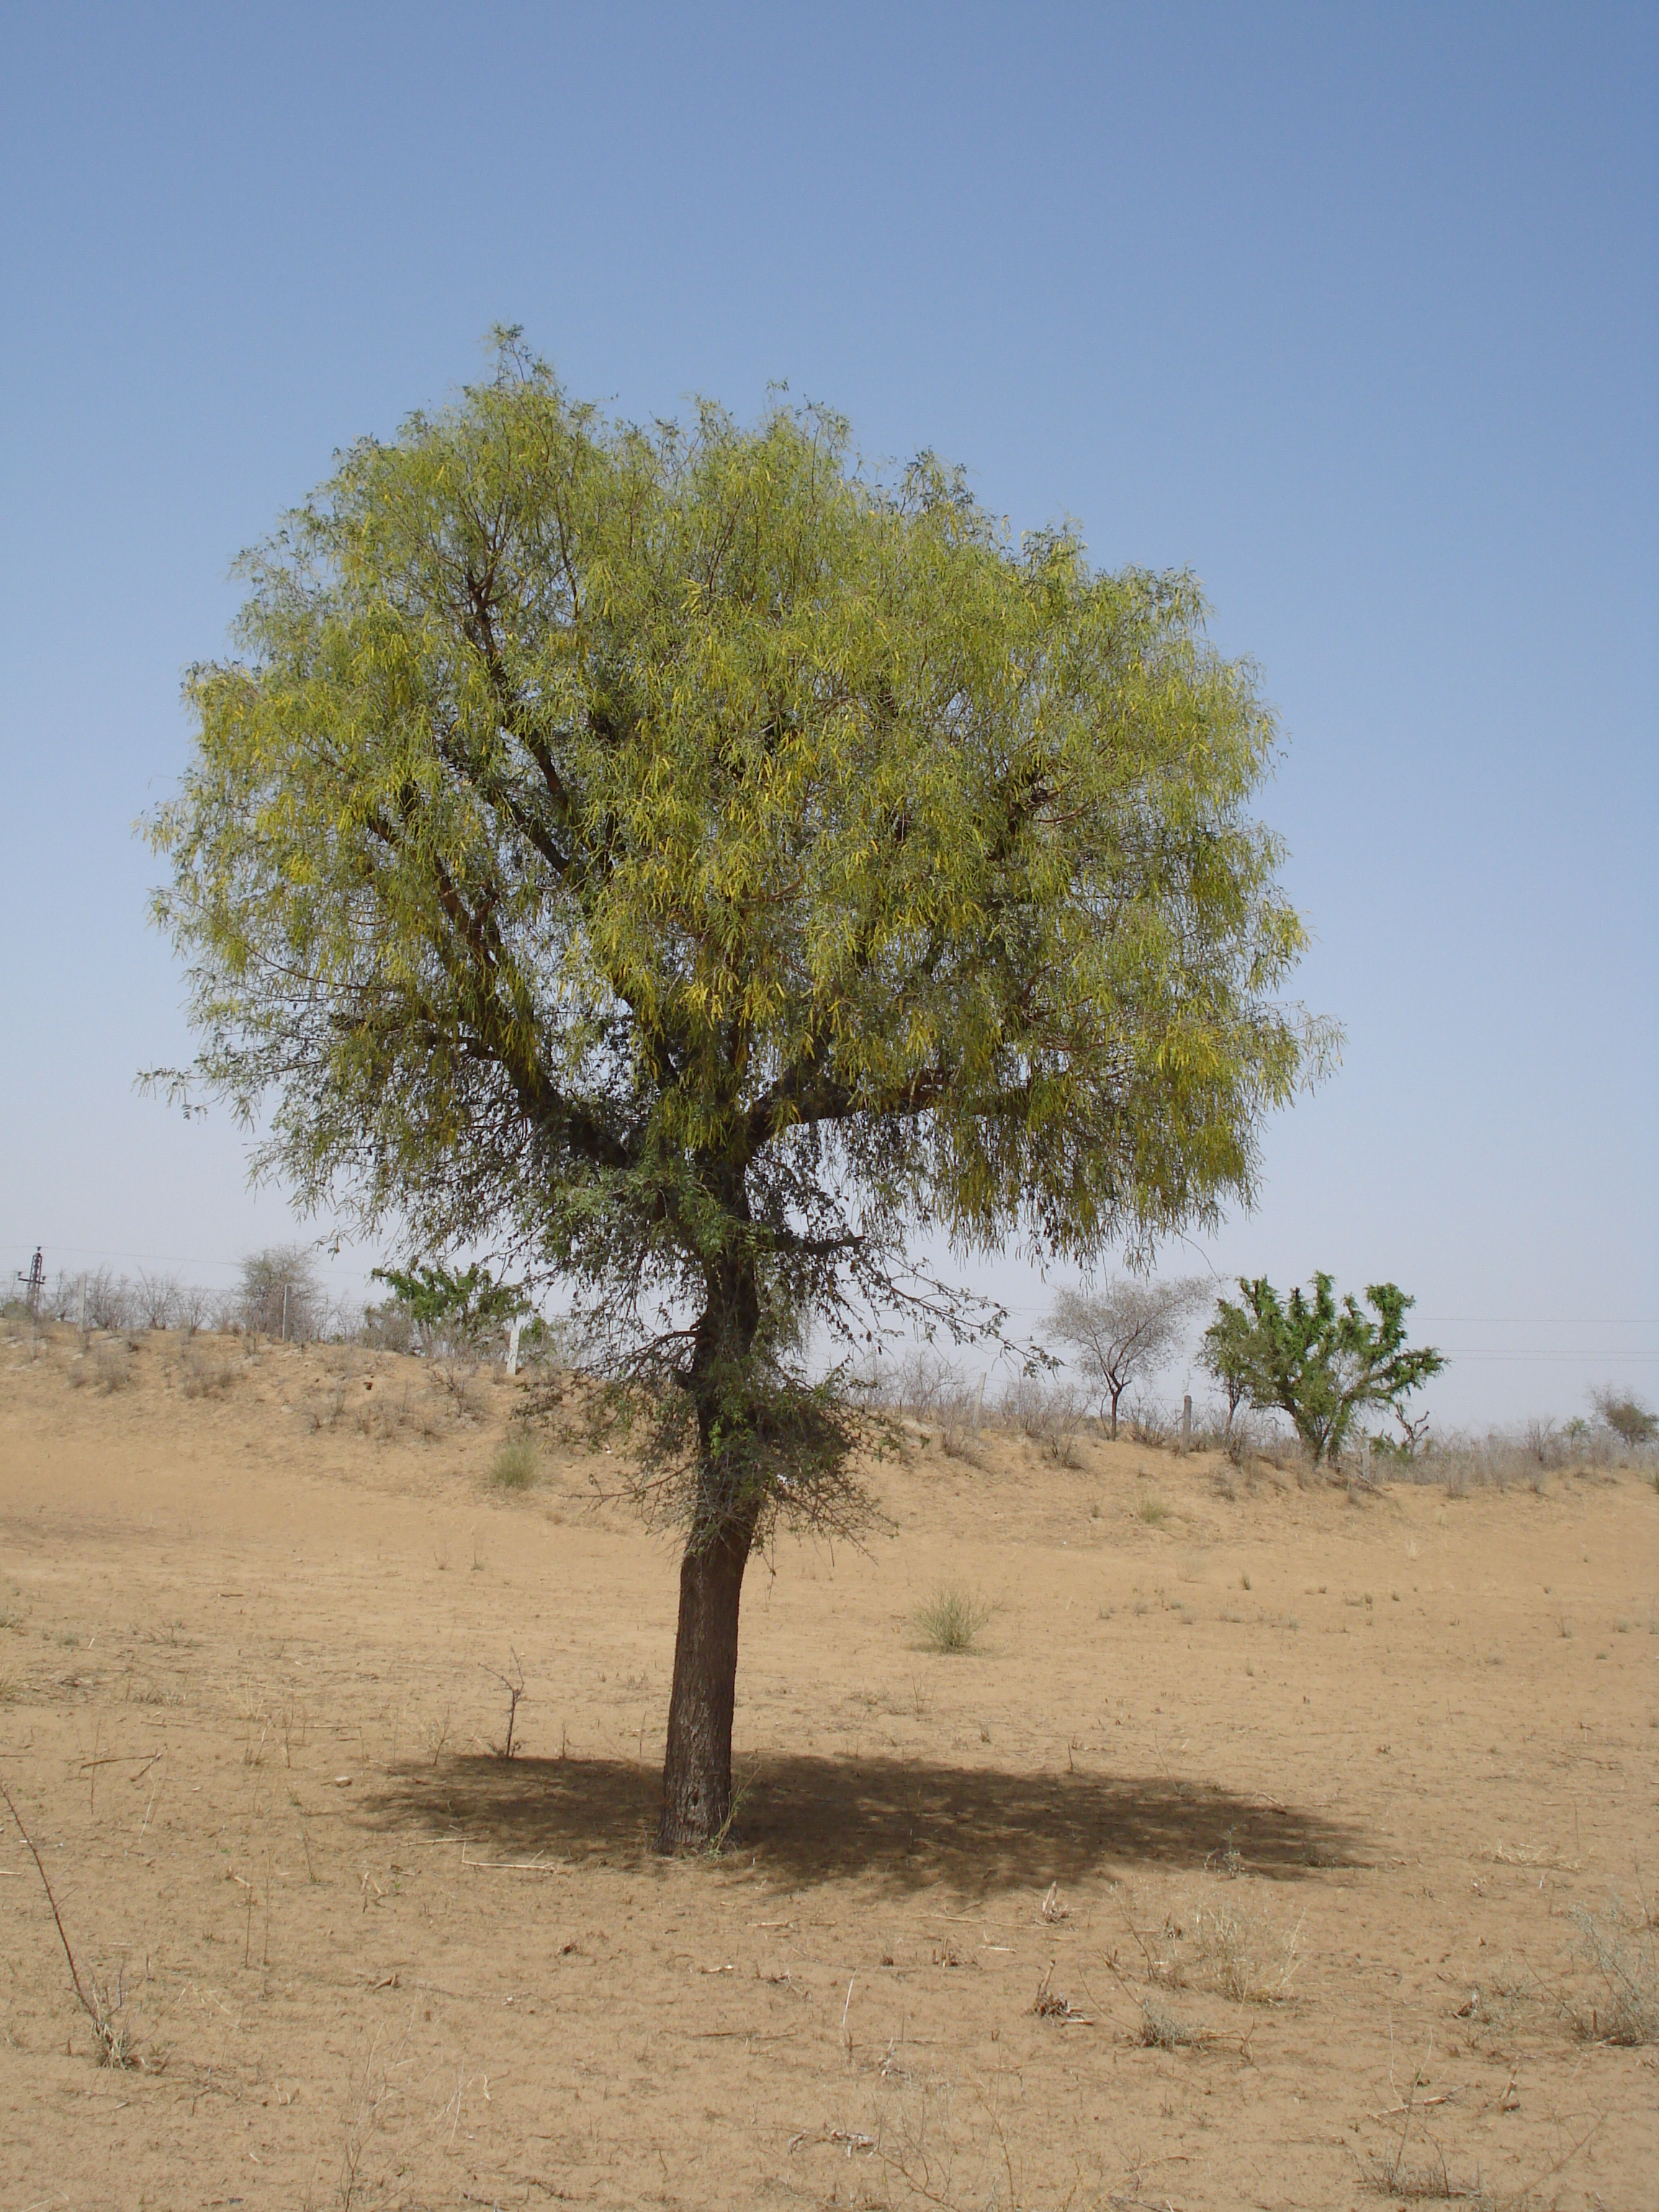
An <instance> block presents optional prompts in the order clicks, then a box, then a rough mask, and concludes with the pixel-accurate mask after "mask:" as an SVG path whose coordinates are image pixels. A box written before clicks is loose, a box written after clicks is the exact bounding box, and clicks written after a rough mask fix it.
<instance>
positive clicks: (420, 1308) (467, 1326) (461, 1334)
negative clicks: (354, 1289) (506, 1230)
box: [370, 1261, 530, 1344]
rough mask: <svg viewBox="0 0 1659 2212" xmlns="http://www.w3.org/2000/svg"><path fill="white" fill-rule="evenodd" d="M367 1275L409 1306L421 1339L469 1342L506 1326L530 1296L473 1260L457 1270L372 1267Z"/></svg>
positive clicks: (526, 1307) (526, 1306)
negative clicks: (494, 1277) (498, 1280)
mask: <svg viewBox="0 0 1659 2212" xmlns="http://www.w3.org/2000/svg"><path fill="white" fill-rule="evenodd" d="M370 1279H371V1280H372V1281H374V1282H377V1283H384V1284H386V1286H387V1288H388V1289H389V1290H390V1291H392V1293H393V1295H394V1297H396V1299H397V1301H398V1304H399V1305H401V1306H403V1307H404V1308H406V1309H407V1310H408V1314H409V1317H410V1322H412V1323H413V1324H414V1328H415V1330H416V1334H417V1335H418V1336H419V1338H420V1340H422V1343H425V1344H433V1343H436V1342H446V1343H462V1344H474V1343H477V1342H479V1341H481V1340H483V1339H484V1338H486V1337H489V1336H491V1335H494V1334H495V1333H496V1332H498V1331H499V1330H501V1329H502V1328H506V1327H507V1324H508V1323H509V1322H511V1321H512V1319H513V1316H514V1315H515V1314H523V1313H527V1312H528V1311H529V1310H530V1301H529V1299H528V1298H527V1297H526V1296H525V1294H524V1292H523V1291H522V1290H521V1289H520V1288H518V1287H517V1286H516V1285H513V1284H510V1283H497V1282H494V1281H492V1280H491V1278H490V1273H489V1268H488V1267H484V1266H483V1265H482V1264H481V1263H479V1262H477V1261H474V1263H473V1264H472V1266H471V1267H465V1268H463V1269H462V1270H461V1271H460V1272H459V1273H455V1272H454V1271H453V1270H451V1269H450V1268H447V1267H409V1268H402V1267H375V1268H374V1269H372V1270H371V1271H370Z"/></svg>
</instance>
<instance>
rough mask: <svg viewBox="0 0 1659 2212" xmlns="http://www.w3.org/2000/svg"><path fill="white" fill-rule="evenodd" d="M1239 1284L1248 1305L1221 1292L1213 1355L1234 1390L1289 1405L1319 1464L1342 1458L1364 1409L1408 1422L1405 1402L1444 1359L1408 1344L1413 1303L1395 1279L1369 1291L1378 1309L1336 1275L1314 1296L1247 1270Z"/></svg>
mask: <svg viewBox="0 0 1659 2212" xmlns="http://www.w3.org/2000/svg"><path fill="white" fill-rule="evenodd" d="M1239 1289H1240V1290H1241V1291H1243V1294H1244V1295H1243V1304H1238V1305H1234V1304H1231V1301H1229V1300H1228V1299H1225V1298H1224V1299H1222V1300H1221V1301H1220V1304H1219V1308H1218V1312H1217V1315H1216V1317H1215V1319H1214V1321H1213V1322H1212V1323H1211V1324H1210V1327H1209V1328H1208V1329H1207V1330H1206V1332H1205V1337H1204V1353H1205V1363H1206V1365H1207V1366H1208V1368H1209V1370H1210V1372H1211V1373H1212V1375H1214V1376H1217V1377H1218V1379H1219V1380H1220V1381H1221V1382H1222V1383H1225V1385H1227V1387H1228V1389H1229V1393H1230V1395H1231V1394H1232V1393H1233V1392H1234V1391H1237V1393H1238V1395H1241V1396H1243V1398H1245V1399H1248V1401H1249V1403H1250V1404H1251V1405H1252V1406H1254V1407H1256V1408H1257V1409H1258V1411H1260V1412H1263V1413H1267V1412H1279V1413H1288V1414H1289V1415H1290V1417H1291V1420H1292V1421H1293V1422H1294V1423H1295V1425H1296V1431H1297V1435H1298V1436H1299V1437H1301V1439H1302V1441H1303V1443H1304V1445H1305V1446H1306V1447H1307V1449H1308V1451H1309V1453H1310V1455H1311V1456H1312V1458H1313V1460H1314V1461H1315V1462H1316V1463H1317V1462H1318V1461H1319V1460H1320V1459H1321V1458H1325V1459H1329V1460H1333V1461H1334V1460H1335V1459H1336V1458H1337V1456H1338V1455H1339V1454H1340V1451H1341V1449H1342V1444H1343V1440H1344V1438H1345V1437H1346V1435H1347V1432H1348V1426H1349V1424H1350V1422H1351V1421H1352V1419H1353V1416H1354V1414H1355V1413H1357V1412H1358V1410H1359V1408H1360V1407H1364V1406H1387V1407H1391V1408H1392V1409H1393V1410H1394V1411H1395V1413H1396V1415H1398V1417H1399V1418H1400V1419H1401V1420H1402V1422H1403V1421H1404V1418H1405V1417H1404V1415H1403V1414H1401V1413H1400V1407H1401V1403H1402V1401H1404V1400H1405V1399H1406V1398H1407V1397H1408V1396H1409V1395H1411V1393H1412V1392H1413V1390H1416V1389H1420V1388H1421V1387H1422V1385H1423V1384H1424V1383H1427V1382H1429V1381H1430V1380H1431V1378H1432V1377H1433V1376H1437V1375H1438V1374H1439V1373H1440V1372H1441V1371H1442V1370H1443V1368H1444V1366H1445V1364H1446V1363H1445V1360H1444V1358H1443V1357H1442V1355H1441V1354H1440V1353H1439V1352H1436V1351H1435V1350H1433V1349H1432V1348H1431V1347H1428V1346H1425V1347H1423V1348H1421V1349H1419V1350H1415V1351H1413V1350H1411V1349H1409V1348H1408V1347H1407V1344H1406V1315H1407V1312H1408V1311H1409V1310H1410V1308H1411V1306H1412V1305H1413V1303H1414V1301H1413V1300H1412V1299H1411V1298H1408V1297H1407V1296H1406V1295H1405V1293H1404V1292H1403V1291H1401V1290H1400V1289H1399V1287H1398V1286H1397V1285H1395V1284H1393V1283H1373V1284H1371V1285H1370V1287H1369V1288H1368V1289H1367V1291H1366V1292H1365V1303H1366V1304H1367V1305H1368V1306H1369V1307H1370V1314H1365V1313H1363V1312H1362V1311H1361V1310H1360V1308H1359V1305H1358V1301H1357V1300H1356V1299H1355V1298H1354V1297H1352V1295H1349V1296H1345V1297H1344V1298H1343V1299H1342V1302H1341V1304H1340V1305H1339V1304H1337V1301H1336V1297H1335V1293H1334V1288H1333V1283H1332V1278H1331V1277H1330V1276H1329V1275H1322V1274H1316V1276H1315V1277H1314V1285H1313V1296H1312V1297H1311V1298H1309V1297H1304V1294H1303V1292H1302V1291H1301V1290H1300V1289H1299V1288H1298V1289H1296V1290H1293V1291H1291V1295H1290V1297H1289V1298H1288V1299H1287V1300H1285V1302H1284V1303H1283V1304H1281V1303H1280V1300H1279V1293H1278V1292H1277V1291H1275V1290H1274V1289H1273V1285H1272V1284H1271V1283H1269V1282H1268V1281H1267V1279H1265V1277H1262V1278H1258V1279H1257V1280H1255V1282H1249V1281H1247V1280H1246V1279H1244V1278H1243V1277H1242V1276H1241V1277H1240V1279H1239ZM1412 1434H1413V1431H1411V1429H1410V1428H1409V1427H1408V1428H1407V1435H1408V1436H1411V1435H1412Z"/></svg>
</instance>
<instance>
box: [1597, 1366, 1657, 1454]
mask: <svg viewBox="0 0 1659 2212" xmlns="http://www.w3.org/2000/svg"><path fill="white" fill-rule="evenodd" d="M1589 1395H1590V1403H1591V1405H1592V1406H1594V1407H1595V1410H1596V1413H1598V1414H1599V1415H1600V1417H1601V1419H1602V1420H1603V1421H1605V1422H1606V1424H1607V1426H1608V1428H1610V1429H1611V1430H1612V1431H1613V1434H1614V1436H1616V1437H1619V1439H1620V1442H1621V1443H1624V1445H1625V1446H1626V1449H1628V1450H1631V1451H1640V1450H1641V1449H1642V1448H1643V1446H1644V1444H1650V1443H1653V1441H1654V1439H1655V1438H1656V1437H1659V1413H1655V1412H1654V1411H1653V1410H1652V1408H1651V1407H1648V1406H1645V1405H1644V1404H1643V1402H1642V1401H1641V1400H1640V1399H1639V1398H1638V1396H1637V1395H1636V1393H1635V1392H1634V1391H1633V1390H1618V1389H1614V1388H1613V1384H1612V1383H1604V1384H1603V1385H1602V1387H1601V1389H1597V1390H1592V1391H1591V1392H1590V1394H1589Z"/></svg>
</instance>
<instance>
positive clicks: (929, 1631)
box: [914, 1583, 996, 1653]
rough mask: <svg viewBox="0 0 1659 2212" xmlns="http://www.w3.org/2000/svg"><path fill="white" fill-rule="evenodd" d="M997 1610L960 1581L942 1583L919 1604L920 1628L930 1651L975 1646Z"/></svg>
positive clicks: (966, 1648) (971, 1647)
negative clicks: (966, 1588)
mask: <svg viewBox="0 0 1659 2212" xmlns="http://www.w3.org/2000/svg"><path fill="white" fill-rule="evenodd" d="M995 1611H996V1607H994V1605H992V1604H991V1603H990V1602H989V1601H988V1600H987V1599H985V1598H980V1597H972V1596H970V1595H969V1593H968V1592H967V1591H966V1590H965V1589H962V1588H961V1586H960V1585H959V1584H958V1583H940V1584H939V1588H938V1589H936V1590H934V1591H933V1592H932V1594H931V1595H929V1596H927V1597H925V1598H924V1599H923V1600H922V1601H921V1604H920V1605H919V1606H918V1607H916V1609H915V1615H914V1619H915V1626H916V1632H917V1633H918V1634H919V1635H920V1637H921V1640H922V1642H923V1644H925V1645H926V1646H927V1649H928V1650H930V1651H944V1652H957V1653H960V1652H964V1651H971V1650H974V1648H975V1644H976V1642H977V1640H978V1638H979V1634H980V1632H981V1629H983V1628H984V1626H985V1625H986V1623H987V1621H988V1620H990V1618H991V1615H992V1614H993V1613H994V1612H995Z"/></svg>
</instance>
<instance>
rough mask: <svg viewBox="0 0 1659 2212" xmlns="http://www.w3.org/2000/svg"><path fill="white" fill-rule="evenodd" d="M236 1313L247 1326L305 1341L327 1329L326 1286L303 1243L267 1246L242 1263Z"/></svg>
mask: <svg viewBox="0 0 1659 2212" xmlns="http://www.w3.org/2000/svg"><path fill="white" fill-rule="evenodd" d="M236 1304H237V1309H238V1311H239V1314H240V1320H241V1323H242V1326H243V1328H246V1329H247V1330H249V1331H251V1332H257V1333H258V1334H260V1335H263V1336H283V1335H287V1336H289V1337H291V1338H293V1339H294V1340H295V1341H296V1342H298V1343H305V1342H307V1340H309V1339H311V1338H312V1337H315V1336H320V1335H321V1334H322V1329H323V1286H322V1284H321V1282H320V1280H319V1277H318V1273H317V1261H316V1259H315V1257H314V1255H313V1254H312V1253H311V1252H310V1251H309V1250H308V1249H307V1247H306V1246H305V1245H303V1244H268V1245H266V1247H265V1249H264V1251H263V1252H250V1253H248V1254H247V1255H246V1258H245V1259H244V1260H243V1261H242V1281H241V1288H240V1295H239V1297H238V1298H237V1302H236Z"/></svg>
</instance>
